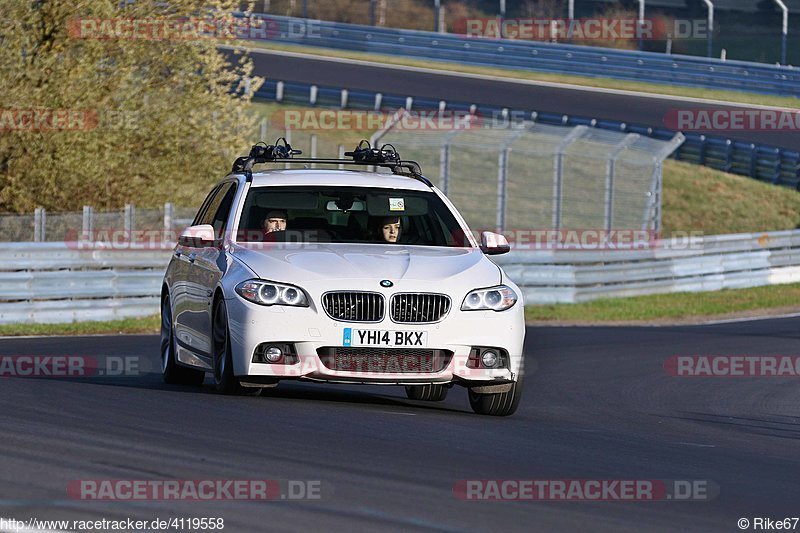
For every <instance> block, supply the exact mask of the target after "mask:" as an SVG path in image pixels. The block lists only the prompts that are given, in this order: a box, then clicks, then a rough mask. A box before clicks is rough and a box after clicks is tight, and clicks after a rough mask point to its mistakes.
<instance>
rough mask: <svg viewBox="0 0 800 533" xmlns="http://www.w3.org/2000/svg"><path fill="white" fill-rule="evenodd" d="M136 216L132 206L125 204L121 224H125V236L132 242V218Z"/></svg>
mask: <svg viewBox="0 0 800 533" xmlns="http://www.w3.org/2000/svg"><path fill="white" fill-rule="evenodd" d="M135 215H136V208H135V207H134V206H133V204H125V211H124V213H123V223H124V224H125V236H126V237H127V238H128V240H132V239H133V238H132V235H133V228H134V224H133V217H134V216H135Z"/></svg>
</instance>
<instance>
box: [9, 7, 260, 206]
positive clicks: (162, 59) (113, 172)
mask: <svg viewBox="0 0 800 533" xmlns="http://www.w3.org/2000/svg"><path fill="white" fill-rule="evenodd" d="M0 7H2V12H3V15H4V19H5V22H3V23H0V69H1V72H0V74H1V75H0V94H2V95H3V100H2V104H0V210H2V211H12V212H30V211H31V210H32V209H33V208H34V207H36V206H43V207H45V208H48V209H55V210H75V209H80V208H81V206H82V205H85V204H87V205H88V204H90V205H94V206H97V207H103V208H112V207H113V208H116V207H119V206H120V205H122V204H124V203H125V202H131V201H134V202H136V203H137V204H139V205H157V204H158V203H160V202H163V201H166V200H168V201H174V202H176V203H183V204H190V205H191V204H196V203H197V202H198V201H199V195H202V194H203V192H204V189H207V188H208V185H209V184H210V183H213V182H214V181H215V180H217V179H219V178H220V177H221V176H222V175H224V173H225V171H226V170H228V166H229V165H230V163H231V161H232V160H233V158H234V156H235V155H238V154H239V153H240V152H242V151H244V150H246V149H247V147H248V146H249V143H250V141H251V140H252V135H253V132H254V131H255V123H254V121H255V120H256V118H255V117H254V116H253V114H252V113H251V112H250V110H249V107H250V106H249V102H250V99H251V97H252V94H253V92H254V91H255V90H256V89H257V88H258V86H259V85H260V83H261V81H262V80H260V79H257V78H252V79H251V81H249V82H247V79H248V77H249V76H250V74H251V72H252V64H251V62H250V60H249V59H248V58H247V57H246V55H244V54H235V55H234V58H233V59H232V60H231V61H229V60H226V57H225V56H224V55H223V54H222V53H221V52H220V51H219V50H218V49H217V45H218V44H219V42H220V39H219V37H222V40H225V41H227V42H230V41H229V40H228V39H227V37H230V36H231V33H230V29H231V28H232V27H233V26H232V24H233V23H232V17H231V16H230V15H229V13H230V12H231V10H232V9H236V8H237V7H238V2H235V1H229V0H215V1H211V2H207V1H200V0H170V2H169V3H163V2H158V1H154V0H136V1H135V2H132V3H130V4H127V3H126V2H124V1H123V2H120V1H117V0H96V1H92V2H85V1H81V0H0ZM201 22H202V24H201ZM192 28H196V29H197V28H199V29H200V31H199V32H193V30H192ZM137 32H138V33H137ZM159 32H160V33H159ZM145 35H147V36H148V37H144V36H145Z"/></svg>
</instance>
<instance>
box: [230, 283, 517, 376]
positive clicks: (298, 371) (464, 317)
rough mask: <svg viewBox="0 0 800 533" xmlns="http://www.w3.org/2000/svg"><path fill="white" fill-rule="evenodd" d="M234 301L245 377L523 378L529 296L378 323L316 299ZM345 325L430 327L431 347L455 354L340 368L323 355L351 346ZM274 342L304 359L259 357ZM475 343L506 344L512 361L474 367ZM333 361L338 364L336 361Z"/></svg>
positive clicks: (233, 329) (239, 367)
mask: <svg viewBox="0 0 800 533" xmlns="http://www.w3.org/2000/svg"><path fill="white" fill-rule="evenodd" d="M226 304H227V307H228V320H229V330H230V340H231V348H232V355H233V368H234V373H235V374H236V375H237V376H240V377H244V376H258V377H260V378H275V379H305V380H312V381H326V382H338V383H370V384H392V385H413V384H423V383H450V382H455V383H459V384H463V385H469V384H473V385H475V384H478V385H487V384H499V383H509V382H511V381H515V380H516V379H517V376H518V374H519V372H520V369H521V365H522V345H523V341H524V337H525V325H524V310H523V306H522V304H521V302H518V303H517V305H515V306H514V307H512V308H511V309H508V310H506V311H502V312H495V311H461V310H459V309H458V308H457V307H455V306H454V308H453V309H451V310H450V312H449V314H448V315H447V316H446V317H445V318H444V319H443V320H442V321H441V322H438V323H434V324H399V323H395V322H392V321H391V320H390V319H389V318H388V317H386V318H384V320H383V321H382V322H378V323H351V322H340V321H336V320H334V319H332V318H330V317H328V316H327V315H326V314H325V312H324V311H323V310H322V309H319V308H316V307H314V306H313V305H312V306H311V307H306V308H303V307H286V306H269V307H267V306H261V305H257V304H253V303H250V302H247V301H245V300H243V299H242V298H240V297H238V296H235V297H233V298H230V299H227V300H226ZM345 328H354V329H357V328H361V329H378V330H387V331H413V332H419V331H426V332H427V334H428V335H427V338H428V342H427V346H426V349H428V350H440V351H443V352H448V353H451V354H452V357H450V359H449V361H448V362H447V364H446V366H444V367H443V368H442V369H438V368H437V369H436V370H437V371H433V372H428V371H424V372H414V371H413V369H412V371H405V372H391V371H363V369H362V368H359V369H357V370H335V369H332V368H329V367H328V366H326V365H325V364H324V363H323V360H322V358H321V357H320V355H319V352H318V351H319V350H321V349H326V348H327V349H331V348H335V347H342V346H344V330H345ZM268 342H280V343H292V344H294V347H295V350H296V352H297V362H296V363H295V364H270V363H255V362H253V354H254V352H255V350H256V348H257V347H258V346H259V345H260V344H262V343H268ZM473 346H485V347H495V348H500V349H503V350H505V351H506V352H507V353H508V356H509V357H508V359H509V364H508V368H498V369H476V368H469V367H468V366H467V362H468V358H469V355H470V350H471V349H472V347H473ZM396 350H403V349H402V348H396ZM327 351H328V352H330V350H327ZM323 353H325V351H324V350H323ZM326 361H327V362H328V365H330V361H329V360H326Z"/></svg>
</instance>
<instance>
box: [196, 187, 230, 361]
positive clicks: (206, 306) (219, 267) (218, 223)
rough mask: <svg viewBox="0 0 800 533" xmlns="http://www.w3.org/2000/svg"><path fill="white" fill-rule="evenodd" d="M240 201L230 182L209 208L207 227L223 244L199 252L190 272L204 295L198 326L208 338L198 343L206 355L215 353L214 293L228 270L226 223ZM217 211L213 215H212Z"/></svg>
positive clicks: (199, 294)
mask: <svg viewBox="0 0 800 533" xmlns="http://www.w3.org/2000/svg"><path fill="white" fill-rule="evenodd" d="M235 197H236V183H235V182H226V183H224V184H223V185H222V187H221V188H220V190H219V195H218V198H219V202H214V203H212V204H211V205H210V206H209V210H208V213H207V215H208V217H207V221H206V222H203V223H204V224H211V225H212V226H213V227H214V235H215V236H216V237H217V239H218V240H219V241H218V242H219V244H218V245H217V246H208V247H205V248H202V249H199V250H197V255H196V256H195V260H194V263H193V265H192V267H191V269H190V276H191V279H192V281H193V283H194V284H195V285H196V286H197V287H202V294H201V293H200V292H198V296H200V297H202V309H203V310H202V312H201V313H200V317H199V318H200V321H201V323H200V324H199V326H198V329H199V331H202V332H203V333H204V335H202V336H199V337H198V341H201V342H202V345H201V346H198V349H199V350H202V352H204V353H207V354H211V353H212V349H213V347H212V345H211V342H212V332H211V324H212V322H211V319H212V316H211V314H212V311H213V304H214V291H215V290H216V288H217V284H218V283H219V279H220V278H221V277H222V275H223V274H224V272H225V269H226V268H227V260H226V257H225V250H224V248H223V246H222V244H223V243H224V236H225V231H226V230H227V227H226V223H227V221H228V219H229V217H230V211H231V207H232V206H233V201H234V199H235ZM212 211H213V215H212V214H211V213H212ZM200 303H201V302H198V304H197V307H198V309H199V308H200V307H201V305H200Z"/></svg>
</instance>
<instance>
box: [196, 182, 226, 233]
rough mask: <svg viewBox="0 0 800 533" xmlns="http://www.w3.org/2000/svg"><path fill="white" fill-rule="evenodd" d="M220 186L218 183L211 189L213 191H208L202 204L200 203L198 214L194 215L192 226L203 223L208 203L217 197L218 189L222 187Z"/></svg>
mask: <svg viewBox="0 0 800 533" xmlns="http://www.w3.org/2000/svg"><path fill="white" fill-rule="evenodd" d="M220 187H221V185H216V186H215V187H214V188H213V189H211V192H210V193H208V196H206V199H205V200H203V203H202V205H200V209H198V210H197V214H196V215H195V216H194V220H193V221H192V226H197V225H199V224H203V222H201V221H202V220H203V217H204V216H205V213H206V211H208V205H209V204H210V203H211V202H212V200H213V199H214V198H215V197H216V194H217V191H218V190H219V189H220Z"/></svg>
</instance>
